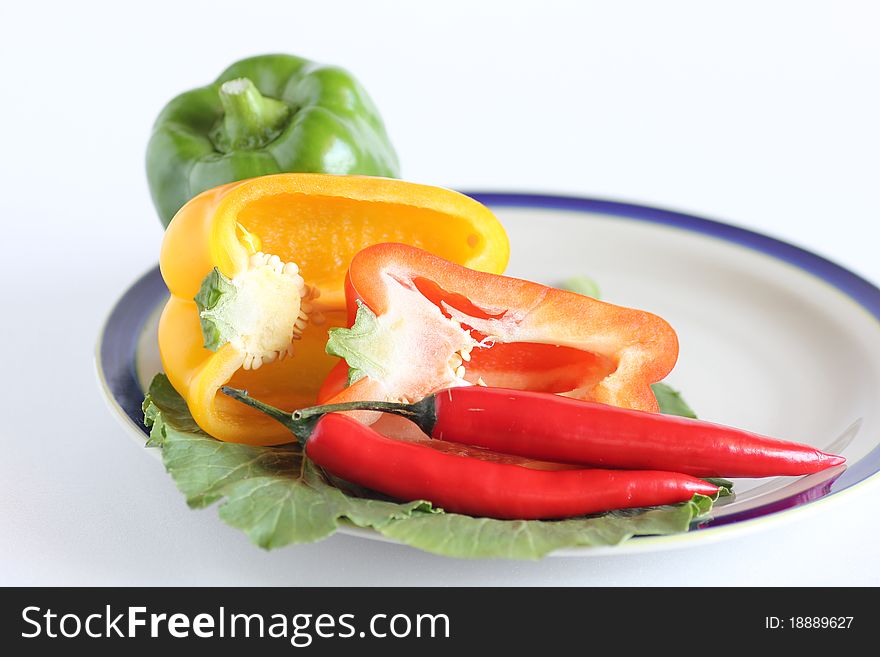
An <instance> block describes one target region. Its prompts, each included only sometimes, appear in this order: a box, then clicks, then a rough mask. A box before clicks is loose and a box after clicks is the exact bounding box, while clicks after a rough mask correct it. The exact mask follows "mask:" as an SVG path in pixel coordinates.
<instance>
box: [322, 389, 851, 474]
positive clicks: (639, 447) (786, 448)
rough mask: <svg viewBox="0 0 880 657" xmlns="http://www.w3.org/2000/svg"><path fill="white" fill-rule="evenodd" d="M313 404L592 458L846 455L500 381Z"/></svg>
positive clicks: (702, 464)
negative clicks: (400, 398)
mask: <svg viewBox="0 0 880 657" xmlns="http://www.w3.org/2000/svg"><path fill="white" fill-rule="evenodd" d="M314 408H315V409H316V410H317V409H320V408H324V409H327V410H354V409H364V410H380V411H384V412H389V413H395V414H397V415H402V416H404V417H407V418H409V419H410V420H412V421H413V422H415V423H416V424H417V425H418V426H419V427H420V428H421V429H422V431H424V432H425V433H426V434H428V435H429V436H431V437H432V438H437V439H441V440H449V441H453V442H458V443H464V444H467V445H474V446H476V447H483V448H485V449H490V450H493V451H496V452H503V453H505V454H517V455H519V456H527V457H530V458H534V459H542V460H546V461H555V462H558V463H576V464H579V465H588V466H593V467H605V468H626V469H632V470H641V469H649V470H668V471H672V472H683V473H686V474H689V475H693V476H695V477H774V476H787V475H805V474H811V473H813V472H819V471H820V470H824V469H826V468H830V467H832V466H835V465H840V464H842V463H844V462H845V461H846V459H845V458H844V457H842V456H835V455H832V454H826V453H825V452H822V451H819V450H818V449H816V448H815V447H810V446H809V445H802V444H800V443H794V442H788V441H783V440H776V439H774V438H768V437H766V436H761V435H758V434H755V433H751V432H748V431H743V430H741V429H733V428H731V427H725V426H722V425H719V424H712V423H709V422H703V421H700V420H692V419H689V418H683V417H677V416H673V415H658V414H656V413H647V412H644V411H636V410H632V409H625V408H619V407H616V406H609V405H606V404H597V403H594V402H587V401H582V400H577V399H571V398H568V397H561V396H559V395H554V394H548V393H541V392H530V391H524V390H508V389H504V388H484V387H482V386H463V387H457V388H448V389H446V390H442V391H440V392H437V393H435V394H433V395H430V396H428V397H425V398H424V399H422V400H421V401H419V402H416V403H414V404H395V403H393V402H347V403H344V404H333V405H327V406H324V407H320V406H316V407H314Z"/></svg>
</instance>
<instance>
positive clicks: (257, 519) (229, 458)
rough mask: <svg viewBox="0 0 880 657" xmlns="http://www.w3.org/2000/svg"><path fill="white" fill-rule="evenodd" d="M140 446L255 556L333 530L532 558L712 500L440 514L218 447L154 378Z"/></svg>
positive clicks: (301, 459) (679, 524) (686, 517)
mask: <svg viewBox="0 0 880 657" xmlns="http://www.w3.org/2000/svg"><path fill="white" fill-rule="evenodd" d="M144 421H145V423H146V424H147V426H149V427H151V431H150V439H149V441H148V444H149V445H151V446H154V447H158V448H161V450H162V459H163V461H164V463H165V468H166V469H167V470H168V472H169V474H170V475H171V477H172V478H173V479H174V481H175V483H176V484H177V487H178V489H179V490H180V491H181V493H183V495H184V496H185V498H186V501H187V504H189V506H190V507H192V508H204V507H207V506H210V505H211V504H214V503H216V502H220V501H221V500H222V503H221V506H220V507H219V513H220V517H221V518H222V519H223V520H224V521H225V522H227V523H229V524H230V525H232V526H233V527H237V528H239V529H241V530H242V531H244V532H245V533H246V534H247V535H248V536H249V537H250V539H251V540H252V541H253V542H254V543H256V544H257V545H259V546H260V547H263V548H267V549H270V548H277V547H282V546H284V545H290V544H295V543H307V542H312V541H317V540H319V539H322V538H325V537H327V536H329V535H330V534H332V533H333V532H334V531H336V529H337V528H338V527H339V526H340V525H341V524H343V523H347V524H352V525H355V526H358V527H370V528H372V529H374V530H376V531H378V532H380V533H382V534H384V535H385V536H388V537H390V538H394V539H396V540H398V541H400V542H402V543H405V544H407V545H411V546H414V547H417V548H421V549H423V550H427V551H429V552H433V553H435V554H441V555H445V556H450V557H463V558H515V559H538V558H540V557H542V556H544V555H546V554H547V553H549V552H551V551H553V550H557V549H560V548H565V547H572V546H600V545H617V544H619V543H622V542H623V541H625V540H627V539H629V538H631V537H633V536H641V535H661V534H673V533H677V532H683V531H687V530H688V529H689V527H690V526H691V525H692V523H693V522H694V521H695V520H696V519H698V518H702V517H705V516H706V515H707V514H708V513H709V512H710V511H711V509H712V504H713V500H712V499H710V498H708V497H704V496H702V495H696V496H694V498H693V499H692V500H691V501H690V502H687V503H684V504H676V505H671V506H663V507H654V508H650V509H635V510H627V511H615V512H611V513H606V514H602V515H599V516H592V517H586V518H576V519H572V520H558V521H538V520H530V521H508V520H492V519H487V518H472V517H470V516H464V515H459V514H453V513H444V512H443V511H442V510H440V509H435V508H432V506H431V504H430V503H429V502H426V501H423V500H417V501H413V502H405V503H399V502H394V501H390V500H387V499H383V498H381V496H379V495H371V494H370V493H369V492H368V491H364V490H363V489H360V488H359V487H357V486H354V485H351V484H347V483H346V482H340V481H338V480H334V479H331V478H330V477H328V476H327V475H326V474H325V473H324V472H323V471H321V469H320V468H318V467H317V466H315V465H314V464H313V463H312V462H311V461H310V460H309V459H308V458H306V457H305V456H304V454H303V453H302V451H301V450H300V449H299V448H298V447H295V446H282V447H250V446H247V445H238V444H235V443H224V442H221V441H218V440H215V439H214V438H211V437H210V436H208V435H207V434H206V433H204V432H203V431H202V430H201V429H199V428H198V426H197V425H196V423H195V421H194V420H193V418H192V416H191V415H190V413H189V411H188V410H187V407H186V403H185V402H184V400H183V399H182V398H181V397H180V395H178V394H177V392H176V391H175V390H174V388H172V386H171V384H170V383H169V381H168V379H167V378H166V377H165V375H163V374H159V375H157V376H156V377H155V378H154V379H153V382H152V384H151V385H150V390H149V392H148V393H147V396H146V399H145V400H144Z"/></svg>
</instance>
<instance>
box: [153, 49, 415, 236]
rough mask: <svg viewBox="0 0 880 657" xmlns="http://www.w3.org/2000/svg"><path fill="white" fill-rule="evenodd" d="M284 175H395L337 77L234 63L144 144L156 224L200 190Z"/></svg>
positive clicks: (357, 102)
mask: <svg viewBox="0 0 880 657" xmlns="http://www.w3.org/2000/svg"><path fill="white" fill-rule="evenodd" d="M285 172H308V173H334V174H362V175H370V176H384V177H389V178H394V177H397V176H398V175H399V171H398V161H397V154H396V153H395V151H394V148H393V146H392V145H391V142H390V140H389V139H388V135H387V133H386V132H385V126H384V124H383V122H382V118H381V117H380V116H379V113H378V111H377V109H376V107H375V105H374V104H373V102H372V100H371V99H370V97H369V95H368V94H367V92H366V90H365V89H364V88H363V87H362V86H361V85H360V84H359V83H358V81H357V80H355V78H354V77H352V76H351V75H350V74H349V73H347V72H346V71H344V70H342V69H340V68H336V67H331V66H323V65H319V64H316V63H314V62H310V61H308V60H306V59H302V58H300V57H294V56H292V55H262V56H258V57H251V58H248V59H244V60H241V61H239V62H236V63H234V64H233V65H232V66H230V67H229V68H227V69H226V70H225V71H224V72H223V73H222V74H221V75H220V77H218V78H217V80H216V81H215V82H213V83H212V84H209V85H207V86H205V87H201V88H198V89H193V90H192V91H188V92H185V93H183V94H181V95H179V96H177V97H176V98H174V99H173V100H172V101H171V102H169V103H168V105H166V106H165V108H164V109H163V110H162V112H161V113H160V115H159V117H158V118H157V119H156V123H155V125H154V126H153V134H152V136H151V137H150V142H149V145H148V146H147V179H148V181H149V185H150V192H151V194H152V197H153V202H154V204H155V206H156V209H157V210H158V212H159V216H160V219H161V220H162V223H163V224H164V225H166V226H167V225H168V223H169V222H170V221H171V219H172V217H173V216H174V215H175V213H176V212H177V211H178V210H179V209H180V208H181V207H182V206H183V204H184V203H186V202H187V201H188V200H190V199H191V198H192V197H194V196H196V195H197V194H199V193H200V192H202V191H205V190H207V189H211V188H213V187H217V186H218V185H222V184H224V183H229V182H234V181H237V180H244V179H246V178H255V177H257V176H262V175H267V174H274V173H285Z"/></svg>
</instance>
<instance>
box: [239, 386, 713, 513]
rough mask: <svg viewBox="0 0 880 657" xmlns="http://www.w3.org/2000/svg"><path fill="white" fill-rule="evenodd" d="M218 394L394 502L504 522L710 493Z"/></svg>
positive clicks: (706, 486)
mask: <svg viewBox="0 0 880 657" xmlns="http://www.w3.org/2000/svg"><path fill="white" fill-rule="evenodd" d="M223 392H225V393H226V394H229V395H231V396H234V397H235V398H236V399H239V400H240V401H242V402H244V403H247V404H249V405H252V406H254V407H256V408H258V409H260V410H262V411H264V412H266V413H268V414H270V415H272V417H275V419H277V420H279V421H280V422H282V423H284V424H285V425H286V426H287V427H288V428H289V429H291V430H293V431H294V433H296V435H297V437H298V438H299V439H300V441H302V442H303V444H304V447H305V452H306V455H307V456H308V457H309V458H310V459H312V461H314V462H315V463H316V464H318V465H319V466H321V467H322V468H324V469H325V470H326V471H327V472H329V473H330V474H333V475H335V476H337V477H340V478H342V479H345V480H346V481H350V482H352V483H355V484H359V485H361V486H365V487H366V488H370V489H372V490H375V491H378V492H380V493H384V494H386V495H389V496H391V497H394V498H397V499H400V500H419V499H424V500H428V501H430V502H431V503H432V504H434V505H435V506H438V507H441V508H443V509H444V510H446V511H450V512H454V513H465V514H468V515H472V516H480V517H489V518H500V519H508V520H514V519H516V520H538V519H556V518H570V517H576V516H583V515H589V514H593V513H601V512H604V511H611V510H614V509H629V508H638V507H646V506H659V505H663V504H675V503H678V502H685V501H687V500H690V499H691V498H692V497H693V496H694V495H695V494H700V495H715V494H716V493H717V492H718V487H717V486H715V485H714V484H711V483H709V482H706V481H702V480H701V479H697V478H695V477H690V476H688V475H684V474H678V473H674V472H653V471H646V470H643V471H632V472H630V471H623V470H534V469H531V468H526V467H523V466H519V465H511V464H508V463H497V462H493V461H484V460H481V459H476V458H471V457H469V456H460V455H458V454H450V453H446V452H442V451H439V450H436V449H433V448H431V447H430V446H428V445H425V444H419V443H410V442H406V441H401V440H394V439H392V438H387V437H386V436H383V435H382V434H380V433H378V432H377V431H375V430H373V429H371V428H370V427H368V426H365V425H363V424H361V423H359V422H358V421H357V420H354V419H352V418H350V417H348V416H345V415H341V414H339V413H327V414H320V415H316V416H311V417H310V418H304V417H302V415H301V412H297V413H294V414H293V416H291V415H288V414H287V413H285V412H284V411H281V410H279V409H274V408H272V407H269V406H266V405H265V404H262V403H260V402H257V401H256V400H253V399H251V398H250V397H247V395H246V394H243V393H241V392H240V391H236V390H232V389H229V388H224V389H223Z"/></svg>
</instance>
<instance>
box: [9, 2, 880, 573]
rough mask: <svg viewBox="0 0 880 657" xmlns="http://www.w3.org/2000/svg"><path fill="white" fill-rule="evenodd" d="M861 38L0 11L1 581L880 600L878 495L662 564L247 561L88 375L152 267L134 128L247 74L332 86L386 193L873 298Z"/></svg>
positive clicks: (669, 22) (650, 24)
mask: <svg viewBox="0 0 880 657" xmlns="http://www.w3.org/2000/svg"><path fill="white" fill-rule="evenodd" d="M878 32H880V12H878V10H877V5H876V4H874V5H873V6H872V4H871V3H869V2H863V3H862V2H842V1H840V0H837V1H835V2H818V3H817V2H738V3H727V4H726V6H725V7H721V6H719V4H718V3H705V2H698V1H695V2H678V1H675V2H668V1H667V2H662V3H660V2H650V1H643V2H618V3H599V2H595V3H594V2H586V3H574V2H572V3H563V2H550V1H548V0H543V1H542V2H532V3H522V2H482V3H477V2H473V1H471V2H452V1H449V0H446V1H444V2H442V3H441V2H438V3H433V2H431V3H426V2H422V3H406V2H354V1H352V2H321V3H316V2H289V1H287V2H281V1H279V2H274V3H270V2H259V1H256V0H248V1H247V2H243V1H241V0H239V1H238V2H219V1H216V0H214V1H212V2H181V1H180V0H175V1H172V2H166V1H158V0H152V1H151V2H150V3H143V4H142V5H141V6H134V5H133V3H109V2H108V3H95V2H76V3H62V2H58V3H45V2H38V1H32V2H27V3H4V4H3V5H2V8H0V63H2V69H0V133H2V134H0V213H2V219H0V221H2V224H0V245H2V256H0V281H2V293H3V301H2V305H0V308H2V310H0V344H2V345H3V348H4V354H3V363H4V366H3V369H2V376H0V410H2V415H0V437H2V457H0V522H2V528H0V584H190V583H202V584H225V583H229V584H303V585H305V584H375V585H383V584H443V585H447V584H472V585H482V584H499V585H507V584H580V585H592V584H628V585H639V584H647V585H653V584H697V585H716V584H786V585H795V584H798V585H800V584H874V585H876V584H880V566H878V565H877V564H878V560H877V557H878V548H877V545H880V520H878V515H877V513H876V508H877V504H876V497H877V495H878V493H880V490H878V488H877V487H876V486H874V487H873V490H870V491H868V492H867V493H865V494H862V495H860V496H857V497H856V496H853V498H852V499H851V501H850V502H849V503H848V504H846V505H841V504H836V505H834V506H833V507H831V508H830V509H829V510H826V511H823V512H821V513H815V514H802V515H795V517H793V518H792V519H790V520H789V521H788V522H786V523H783V524H781V525H779V526H776V527H773V528H770V529H766V530H762V531H761V532H758V533H753V534H751V535H748V536H743V537H740V538H735V539H730V540H727V541H723V542H718V543H713V544H709V545H705V546H700V547H696V548H689V549H687V550H681V551H675V552H666V553H652V554H645V555H618V556H611V557H601V558H590V559H548V560H545V561H542V562H538V563H517V562H501V561H498V562H467V561H455V560H451V559H444V558H439V557H433V556H429V555H426V554H422V553H419V552H417V551H415V550H412V549H408V548H404V547H399V546H394V545H388V544H383V543H376V542H372V541H365V540H361V539H357V538H352V537H345V536H336V537H333V538H331V539H329V540H327V541H324V542H323V543H320V544H317V545H308V546H301V547H296V548H291V549H284V550H279V551H276V552H273V553H264V552H262V551H260V550H258V549H256V548H254V547H252V546H251V545H250V544H249V543H248V541H247V539H246V537H245V536H244V535H243V534H241V533H239V532H238V531H237V530H234V529H231V528H228V527H226V526H224V525H223V524H222V523H221V522H220V521H219V519H218V518H217V517H216V512H215V511H214V510H207V511H201V512H195V511H189V510H188V509H187V508H186V507H185V505H184V502H183V498H182V496H181V495H180V494H179V493H178V492H177V491H176V490H175V488H174V485H173V483H172V481H171V479H170V478H169V477H168V476H167V475H166V474H165V473H164V471H163V470H162V468H161V466H160V465H159V463H158V462H157V461H156V460H154V459H152V458H149V457H148V456H147V455H146V454H144V453H143V451H142V450H140V449H138V448H137V447H136V446H135V445H134V444H133V443H132V442H131V441H130V440H129V439H128V438H127V437H125V435H124V433H123V430H122V429H121V428H120V427H119V426H118V425H117V423H116V420H115V419H114V418H113V417H112V416H111V413H110V412H109V411H108V410H107V409H106V407H105V405H104V402H103V401H102V399H101V396H100V393H99V390H98V385H97V382H96V380H95V374H94V369H93V363H92V357H93V356H92V353H93V348H94V344H95V340H96V337H97V334H98V331H99V329H100V326H101V323H102V321H103V319H104V317H105V315H106V313H107V312H108V310H109V309H110V307H111V306H112V304H113V302H114V300H115V299H116V298H117V297H118V296H119V295H120V294H121V293H122V292H123V290H124V289H125V288H126V287H127V285H128V284H129V283H130V282H132V281H133V280H134V279H135V278H136V277H137V276H139V275H140V274H141V273H142V272H143V271H145V270H146V269H148V268H149V267H151V266H152V265H153V264H154V263H155V262H156V259H157V254H158V248H159V243H160V239H161V229H160V225H159V222H158V221H157V219H156V216H155V214H154V211H153V208H152V205H151V203H150V199H149V196H148V191H147V186H146V180H145V176H144V166H143V156H144V148H145V145H146V142H147V138H148V135H149V131H150V126H151V124H152V121H153V119H154V118H155V116H156V114H157V113H158V112H159V110H160V109H161V107H162V106H163V104H164V103H165V102H166V101H167V100H168V99H170V98H171V97H172V96H173V95H175V94H176V93H178V92H180V91H183V90H185V89H188V88H191V87H194V86H199V85H202V84H204V83H207V82H209V81H210V80H211V79H212V78H213V77H215V76H216V75H217V74H218V73H219V72H220V71H221V70H222V69H223V68H224V67H225V66H226V65H227V64H229V63H231V62H232V61H233V60H235V59H238V58H240V57H243V56H247V55H252V54H259V53H263V52H273V51H278V52H291V53H295V54H299V55H303V56H306V57H309V58H311V59H315V60H318V61H324V62H328V63H334V64H339V65H343V66H345V67H347V68H349V69H350V70H352V71H353V72H354V73H355V74H356V75H357V76H358V77H359V79H360V80H361V81H362V82H363V83H364V85H365V86H366V87H367V88H368V89H369V91H370V93H371V95H372V96H373V98H374V100H375V101H376V103H377V104H378V106H379V107H380V108H381V110H382V112H383V115H384V117H385V120H386V123H387V125H388V128H389V131H390V133H391V135H392V137H393V139H394V142H395V144H396V146H397V149H398V152H399V154H400V157H401V161H402V163H403V173H404V176H405V177H406V178H408V179H411V180H415V181H419V182H426V183H433V184H438V185H444V186H450V187H455V188H464V189H489V188H491V189H496V190H532V191H549V192H566V193H575V194H582V195H594V196H607V197H614V198H619V199H625V200H635V201H638V202H643V203H652V204H659V205H663V206H669V207H673V208H677V209H683V210H688V211H692V212H695V213H700V214H704V215H708V216H711V217H715V218H720V219H724V220H727V221H731V222H734V223H737V224H740V225H743V226H747V227H751V228H755V229H758V230H761V231H763V232H767V233H770V234H772V235H774V236H778V237H782V238H783V239H787V240H790V241H793V242H795V243H797V244H800V245H802V246H805V247H807V248H809V249H812V250H815V251H818V252H819V253H821V254H823V255H825V256H828V257H830V258H832V259H834V260H837V261H839V262H841V263H843V264H845V265H847V266H849V267H851V268H852V269H854V270H855V271H857V272H859V273H860V274H862V275H864V276H866V277H867V278H869V279H871V280H873V281H874V282H880V260H878V258H877V248H878V246H877V237H878V231H877V222H878V219H880V194H878V181H880V166H878V153H880V128H878V125H880V92H878V89H880V72H878V65H880V39H878V38H877V35H878ZM829 506H830V505H829Z"/></svg>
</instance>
